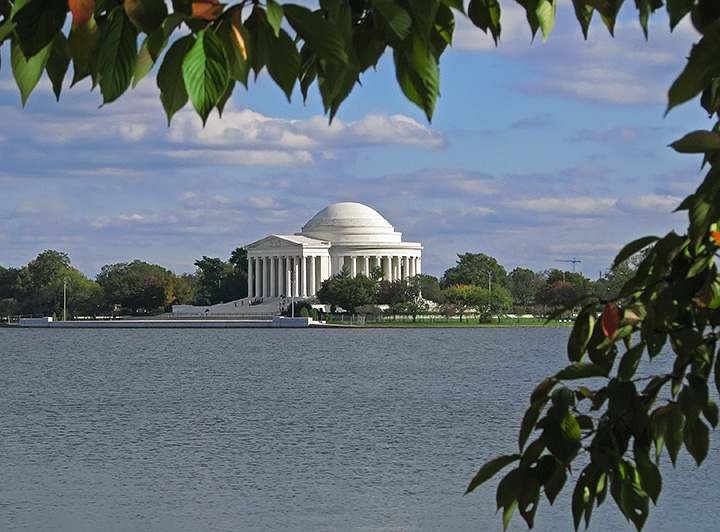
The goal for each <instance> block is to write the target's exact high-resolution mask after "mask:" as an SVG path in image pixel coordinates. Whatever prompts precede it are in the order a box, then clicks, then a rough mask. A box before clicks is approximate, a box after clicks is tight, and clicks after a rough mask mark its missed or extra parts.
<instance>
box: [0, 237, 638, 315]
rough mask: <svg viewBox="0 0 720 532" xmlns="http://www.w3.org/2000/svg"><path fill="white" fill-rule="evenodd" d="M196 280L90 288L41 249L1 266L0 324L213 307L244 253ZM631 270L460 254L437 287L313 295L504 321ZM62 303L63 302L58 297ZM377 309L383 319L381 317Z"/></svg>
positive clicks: (352, 284)
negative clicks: (20, 262)
mask: <svg viewBox="0 0 720 532" xmlns="http://www.w3.org/2000/svg"><path fill="white" fill-rule="evenodd" d="M194 264H195V266H196V267H197V269H196V271H195V272H193V273H185V274H182V275H177V274H175V273H173V272H172V271H170V270H169V269H167V268H165V267H163V266H160V265H158V264H149V263H147V262H144V261H141V260H137V259H136V260H133V261H130V262H118V263H115V264H106V265H105V266H103V267H102V268H101V270H100V273H98V274H97V275H96V276H95V278H94V279H89V278H88V277H87V276H86V275H85V274H84V273H82V272H81V271H80V270H78V269H77V268H74V267H73V266H72V265H71V262H70V258H69V256H68V255H67V253H63V252H60V251H55V250H46V251H43V252H42V253H40V254H39V255H38V256H37V257H36V258H35V259H33V260H31V261H30V262H29V263H28V264H27V265H25V266H22V267H20V268H13V267H9V268H6V267H3V266H0V315H2V316H8V315H13V314H20V315H45V316H52V315H55V316H56V317H59V316H62V311H63V304H65V306H66V309H67V315H68V317H70V318H74V317H78V316H88V317H94V316H108V315H123V314H156V313H161V312H167V311H170V310H171V309H172V306H173V305H214V304H217V303H222V302H225V301H233V300H236V299H241V298H244V297H247V252H246V251H245V250H244V249H242V248H236V249H235V250H233V251H232V253H231V254H230V257H229V258H228V260H223V259H221V258H217V257H207V256H203V257H202V258H201V259H197V260H196V261H195V263H194ZM632 271H633V266H632V265H630V266H625V265H623V267H622V268H616V269H614V270H610V271H609V272H608V273H607V274H606V275H605V276H603V277H602V278H601V279H599V280H597V281H595V282H591V281H590V280H589V279H588V278H586V277H584V276H583V275H582V274H580V273H574V272H563V271H560V270H557V269H552V270H546V271H543V272H534V271H532V270H529V269H527V268H515V269H514V270H512V271H511V272H510V273H509V274H508V273H507V272H506V270H505V268H504V267H503V266H502V265H500V264H498V262H497V260H496V259H495V258H493V257H490V256H488V255H485V254H483V253H464V254H459V255H458V260H457V264H456V265H455V266H453V267H451V268H449V269H448V270H446V271H445V273H444V275H443V276H442V277H440V278H437V277H434V276H432V275H426V274H422V275H418V276H415V277H413V278H411V279H403V280H395V281H392V282H391V281H388V280H387V279H386V275H385V272H384V271H383V270H382V269H380V268H375V270H373V272H371V274H370V276H369V277H366V276H364V275H358V276H357V277H354V278H353V277H351V275H350V271H349V270H348V269H347V268H344V269H343V270H342V271H341V272H339V273H338V274H337V275H335V276H333V277H331V278H330V279H327V280H325V281H324V282H323V283H322V285H321V288H320V290H319V291H318V294H317V295H318V299H319V301H320V302H322V303H326V304H330V305H332V306H335V307H340V308H342V309H343V310H346V311H349V312H352V313H359V314H365V315H368V314H380V313H384V314H386V315H391V316H397V315H403V316H412V318H413V319H415V318H416V317H417V316H419V315H423V314H427V313H428V312H430V311H432V312H434V313H438V314H443V315H446V316H455V315H458V314H459V315H460V317H461V319H462V318H463V317H464V316H466V315H468V314H475V315H477V316H478V318H479V319H480V320H481V321H489V319H490V318H491V316H501V315H503V314H507V313H510V312H516V313H533V314H545V313H547V311H548V309H549V308H551V307H554V306H557V305H561V304H564V302H565V301H567V300H568V299H572V298H576V297H580V296H582V295H586V294H589V293H595V294H598V295H600V296H605V297H606V298H612V297H614V296H615V295H616V294H617V292H618V291H619V289H620V287H621V286H622V284H623V283H624V281H625V280H626V279H627V278H628V277H629V275H630V273H631V272H632ZM64 297H65V302H64V301H63V298H64ZM378 305H383V306H384V308H385V309H386V310H384V312H383V311H381V310H380V307H379V306H378Z"/></svg>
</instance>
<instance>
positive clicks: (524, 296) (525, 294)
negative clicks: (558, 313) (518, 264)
mask: <svg viewBox="0 0 720 532" xmlns="http://www.w3.org/2000/svg"><path fill="white" fill-rule="evenodd" d="M544 284H545V280H544V279H542V277H541V276H540V275H539V274H537V273H535V272H534V271H532V270H528V269H527V268H515V269H514V270H513V271H511V272H510V273H509V274H508V276H507V289H508V291H509V292H510V295H511V296H512V298H513V300H514V301H515V303H516V304H517V305H520V306H521V307H523V308H525V309H526V308H529V307H530V306H532V304H533V302H534V300H535V293H536V292H537V291H538V289H539V288H540V287H541V286H542V285H544Z"/></svg>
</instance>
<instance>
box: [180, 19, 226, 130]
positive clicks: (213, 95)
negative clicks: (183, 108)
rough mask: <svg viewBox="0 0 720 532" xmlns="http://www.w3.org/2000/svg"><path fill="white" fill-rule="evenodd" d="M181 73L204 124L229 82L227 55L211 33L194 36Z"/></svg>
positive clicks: (205, 32) (203, 32)
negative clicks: (194, 38)
mask: <svg viewBox="0 0 720 532" xmlns="http://www.w3.org/2000/svg"><path fill="white" fill-rule="evenodd" d="M182 71H183V79H184V80H185V89H186V90H187V92H188V96H190V101H191V102H192V104H193V107H195V110H196V111H197V113H198V114H199V115H200V117H201V118H202V121H203V124H205V122H206V121H207V117H208V115H209V114H210V111H212V109H213V108H214V107H215V106H216V105H217V103H218V102H219V101H220V98H221V97H222V95H223V94H224V93H225V90H226V89H227V85H228V82H229V80H230V78H229V75H228V61H227V56H226V55H225V50H224V49H223V46H222V44H221V43H220V40H219V39H218V38H217V35H215V33H213V32H212V31H209V30H208V28H205V29H204V30H202V31H201V32H200V33H199V34H198V37H197V40H196V41H195V44H194V45H193V47H192V48H191V49H190V51H189V52H188V53H187V55H186V56H185V60H184V61H183V66H182Z"/></svg>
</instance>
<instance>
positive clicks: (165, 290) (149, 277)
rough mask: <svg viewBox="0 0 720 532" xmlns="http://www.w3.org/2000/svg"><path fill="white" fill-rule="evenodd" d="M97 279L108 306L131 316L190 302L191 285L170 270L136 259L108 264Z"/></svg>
mask: <svg viewBox="0 0 720 532" xmlns="http://www.w3.org/2000/svg"><path fill="white" fill-rule="evenodd" d="M96 280H97V282H98V284H99V285H100V286H101V287H102V288H103V290H104V292H105V298H106V299H107V302H108V304H109V305H111V306H112V307H114V306H115V305H119V306H120V307H121V308H122V309H124V310H125V311H129V312H132V313H134V312H138V311H141V310H142V311H145V312H158V311H165V310H169V309H170V307H171V306H172V305H173V304H180V303H185V302H187V300H186V299H185V297H187V295H188V293H189V292H190V289H189V285H188V284H187V283H186V282H184V281H182V280H181V279H178V277H177V276H176V275H175V274H174V273H173V272H171V271H170V270H167V269H165V268H163V267H162V266H160V265H158V264H148V263H147V262H144V261H141V260H137V259H136V260H134V261H132V262H118V263H116V264H106V265H105V266H103V267H102V268H101V270H100V273H99V274H98V275H97V277H96Z"/></svg>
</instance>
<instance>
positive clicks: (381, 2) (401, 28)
mask: <svg viewBox="0 0 720 532" xmlns="http://www.w3.org/2000/svg"><path fill="white" fill-rule="evenodd" d="M373 6H374V8H375V9H376V10H377V11H378V13H379V15H380V17H381V18H382V20H384V22H385V23H386V24H387V26H388V28H389V29H390V31H391V32H392V33H393V35H394V36H395V38H396V39H398V40H400V41H402V40H403V39H405V38H406V37H407V36H408V35H409V34H410V27H411V26H412V18H410V13H408V12H407V11H406V10H405V9H403V8H402V7H400V5H398V4H397V3H395V2H392V1H390V0H373Z"/></svg>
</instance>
